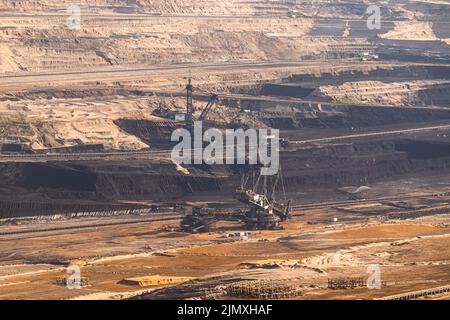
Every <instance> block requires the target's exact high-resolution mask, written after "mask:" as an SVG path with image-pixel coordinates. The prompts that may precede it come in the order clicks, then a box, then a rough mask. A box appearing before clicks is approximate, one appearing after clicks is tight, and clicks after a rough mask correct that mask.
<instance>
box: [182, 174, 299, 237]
mask: <svg viewBox="0 0 450 320" xmlns="http://www.w3.org/2000/svg"><path fill="white" fill-rule="evenodd" d="M254 176H255V175H254ZM244 179H245V178H243V182H242V183H241V187H240V188H239V189H238V190H237V191H236V192H235V198H236V199H237V200H238V201H239V202H241V203H242V204H244V205H245V206H246V208H242V209H234V210H233V209H229V210H223V209H218V208H210V207H194V208H192V212H191V213H189V214H187V215H186V216H185V217H184V219H183V220H182V221H181V224H180V227H181V229H182V230H183V231H185V232H191V233H198V232H208V231H210V228H211V225H212V224H214V223H215V222H217V221H242V222H244V224H245V228H246V229H248V230H276V229H281V223H282V222H284V221H286V220H288V219H289V218H290V217H291V215H290V210H291V207H290V201H286V193H285V190H284V182H283V176H282V173H281V170H279V172H278V174H277V176H276V177H272V178H268V177H267V176H261V175H260V176H259V177H258V179H257V181H256V182H255V181H254V183H253V187H252V188H247V182H248V178H247V180H246V181H245V182H244ZM253 180H255V179H253ZM269 180H271V181H270V182H271V183H269ZM269 184H270V185H269ZM280 185H281V186H282V189H283V194H284V201H283V202H280V201H279V200H277V199H276V197H275V196H276V194H277V189H278V186H280Z"/></svg>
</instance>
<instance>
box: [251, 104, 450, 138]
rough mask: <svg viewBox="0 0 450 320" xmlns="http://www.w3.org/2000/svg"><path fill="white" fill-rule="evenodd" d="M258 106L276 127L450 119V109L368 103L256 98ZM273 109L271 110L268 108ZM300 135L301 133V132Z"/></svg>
mask: <svg viewBox="0 0 450 320" xmlns="http://www.w3.org/2000/svg"><path fill="white" fill-rule="evenodd" d="M249 103H253V107H254V108H255V109H260V110H267V112H268V115H267V116H266V117H263V118H262V119H261V120H262V121H263V122H264V123H265V124H266V125H268V126H271V127H273V128H275V129H280V130H283V129H285V130H286V129H295V128H360V127H375V126H382V125H393V124H405V123H419V122H427V121H440V120H446V119H450V108H449V109H448V110H445V109H438V110H433V109H431V108H430V109H427V108H393V107H372V106H365V105H359V106H358V105H355V106H348V105H329V104H327V103H322V104H320V106H319V105H318V104H298V103H296V104H289V105H287V104H281V103H280V104H278V105H277V106H276V107H275V108H274V103H271V102H265V101H262V102H261V101H253V102H249ZM269 109H270V110H269ZM299 134H300V135H301V132H299Z"/></svg>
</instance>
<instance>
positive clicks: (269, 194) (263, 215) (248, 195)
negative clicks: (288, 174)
mask: <svg viewBox="0 0 450 320" xmlns="http://www.w3.org/2000/svg"><path fill="white" fill-rule="evenodd" d="M244 179H245V178H243V182H242V184H241V187H240V188H239V189H238V190H237V191H236V193H235V198H236V199H237V200H238V201H240V202H242V203H244V204H246V205H247V206H248V207H249V210H248V211H247V213H246V215H245V219H244V221H245V224H246V227H247V229H250V230H274V229H280V228H281V222H284V221H286V220H288V219H289V218H290V217H291V215H290V210H291V206H290V204H291V202H290V201H287V199H286V192H285V187H284V182H283V176H282V171H281V169H280V170H279V171H278V174H277V176H276V177H275V180H274V181H273V178H269V177H267V176H262V175H260V176H259V177H258V179H257V180H256V182H255V181H254V182H253V187H252V188H247V181H248V178H247V180H244ZM269 179H270V180H272V182H273V183H272V184H271V185H270V186H269V185H268V182H269V181H268V180H269ZM253 180H255V179H254V178H253ZM244 181H245V182H244ZM280 184H281V186H282V189H283V194H284V201H283V202H279V201H278V200H277V199H276V194H277V188H278V186H279V185H280Z"/></svg>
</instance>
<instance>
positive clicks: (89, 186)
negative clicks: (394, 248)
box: [0, 139, 450, 219]
mask: <svg viewBox="0 0 450 320" xmlns="http://www.w3.org/2000/svg"><path fill="white" fill-rule="evenodd" d="M418 155H421V156H418ZM281 164H282V166H283V175H284V180H285V183H286V187H287V191H296V192H298V191H308V192H309V191H311V190H312V189H314V188H319V189H321V190H323V189H324V188H329V189H330V190H335V189H336V188H339V187H343V186H349V185H370V184H371V183H374V182H377V181H383V180H391V179H396V178H400V177H402V176H403V177H404V176H411V175H412V174H414V175H416V174H418V173H425V172H427V173H430V174H431V173H434V174H437V173H442V174H448V173H450V144H449V143H448V142H445V143H444V142H443V143H436V142H433V141H423V140H422V141H417V140H413V139H395V140H378V141H377V140H375V141H370V142H354V143H350V142H348V143H341V144H336V145H312V146H310V147H302V148H300V149H297V150H295V149H292V150H289V151H283V152H282V154H281ZM6 167H7V168H6ZM6 167H5V165H3V168H2V170H0V172H1V175H2V177H1V185H0V187H1V188H2V189H3V190H4V192H3V194H2V198H3V199H4V200H1V201H0V219H2V218H3V219H12V218H14V217H15V216H19V217H20V216H22V217H23V216H25V217H26V216H36V215H38V216H47V217H53V216H59V215H61V214H66V215H68V216H79V215H80V214H81V215H83V214H86V212H92V213H93V214H94V215H99V216H101V215H113V214H114V212H122V213H123V214H130V213H132V212H133V210H134V209H138V208H129V207H125V208H123V207H120V206H118V205H117V204H116V203H117V201H118V200H125V199H130V200H131V199H133V200H144V199H145V200H157V201H167V200H170V201H175V202H176V201H177V199H179V198H180V197H185V196H188V195H190V194H195V195H198V196H201V195H202V194H203V195H205V196H206V195H208V196H217V197H219V198H220V197H223V199H224V200H230V199H231V198H232V194H233V191H234V189H235V188H236V186H238V185H239V183H240V179H241V173H242V172H240V170H238V168H237V166H216V167H209V166H187V169H188V170H189V171H190V174H189V175H186V174H182V173H178V172H176V170H175V169H174V168H173V166H168V165H165V164H156V163H154V164H151V165H149V164H146V163H143V162H142V160H140V161H137V160H136V161H130V162H127V163H111V164H108V163H104V162H102V163H100V162H94V163H87V164H85V165H84V166H80V165H79V164H70V163H65V164H64V165H60V164H51V165H49V164H8V165H6ZM74 171H75V172H77V174H78V175H79V176H80V177H84V176H86V175H88V176H90V177H91V178H89V179H82V180H80V181H79V184H77V185H74V184H73V182H70V183H69V182H68V181H67V179H65V178H64V179H62V177H67V175H68V174H69V173H68V172H70V174H74V173H73V172H74ZM8 172H9V175H8V174H7V173H8ZM43 173H45V174H49V176H52V177H59V179H54V180H53V181H48V179H47V180H46V179H42V177H40V175H41V174H43ZM70 174H69V175H70ZM30 176H33V178H30ZM75 181H78V179H75ZM83 183H85V185H84V184H83ZM18 186H20V187H21V188H22V190H23V191H21V192H23V193H24V195H26V194H27V193H29V194H36V193H39V194H40V195H41V196H40V199H41V200H40V201H38V200H34V201H33V200H26V201H23V203H10V202H8V201H7V200H6V199H7V197H9V198H11V197H12V196H13V194H12V193H14V194H16V193H17V191H9V190H14V189H13V187H18ZM8 192H9V193H11V194H9V195H8ZM76 192H79V193H78V195H77V196H75V195H76V194H77V193H76ZM5 197H6V199H5ZM43 198H46V200H45V201H43V200H42V199H43ZM89 198H91V199H92V200H96V201H98V200H99V199H101V201H102V202H103V203H110V205H94V204H89V205H87V204H83V203H82V202H83V201H86V200H87V199H89ZM77 203H81V204H79V205H78V204H77ZM132 209H133V210H132ZM124 210H125V211H124ZM127 210H131V211H130V212H128V211H127Z"/></svg>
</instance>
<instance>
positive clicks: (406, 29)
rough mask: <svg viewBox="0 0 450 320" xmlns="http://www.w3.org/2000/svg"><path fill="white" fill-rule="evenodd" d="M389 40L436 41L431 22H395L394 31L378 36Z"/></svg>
mask: <svg viewBox="0 0 450 320" xmlns="http://www.w3.org/2000/svg"><path fill="white" fill-rule="evenodd" d="M379 37H380V38H383V39H391V40H423V41H424V40H438V38H437V37H436V35H435V34H434V31H433V24H432V23H431V22H423V21H396V22H395V28H394V30H391V31H389V32H387V33H383V34H381V35H379Z"/></svg>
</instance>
